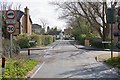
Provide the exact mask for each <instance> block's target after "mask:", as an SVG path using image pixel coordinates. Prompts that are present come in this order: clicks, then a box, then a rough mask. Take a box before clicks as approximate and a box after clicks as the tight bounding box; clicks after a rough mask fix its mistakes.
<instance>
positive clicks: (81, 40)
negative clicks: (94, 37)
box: [77, 34, 86, 45]
mask: <svg viewBox="0 0 120 80" xmlns="http://www.w3.org/2000/svg"><path fill="white" fill-rule="evenodd" d="M85 37H86V35H85V34H81V35H80V36H79V37H78V39H77V40H78V43H79V44H81V45H84V40H85Z"/></svg>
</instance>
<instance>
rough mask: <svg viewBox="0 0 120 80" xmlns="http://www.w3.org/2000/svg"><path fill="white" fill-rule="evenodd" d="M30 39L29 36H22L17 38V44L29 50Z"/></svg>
mask: <svg viewBox="0 0 120 80" xmlns="http://www.w3.org/2000/svg"><path fill="white" fill-rule="evenodd" d="M29 40H30V37H29V36H28V35H27V34H20V35H19V36H17V43H18V45H19V46H20V48H29V47H30V44H29Z"/></svg>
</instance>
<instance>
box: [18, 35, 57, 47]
mask: <svg viewBox="0 0 120 80" xmlns="http://www.w3.org/2000/svg"><path fill="white" fill-rule="evenodd" d="M17 39H18V40H17V43H18V44H19V46H20V47H21V48H29V47H34V46H43V45H45V46H46V45H48V44H51V43H52V42H53V41H55V37H53V36H51V35H37V34H32V35H27V34H22V35H19V36H17ZM29 41H35V42H33V43H30V42H29Z"/></svg>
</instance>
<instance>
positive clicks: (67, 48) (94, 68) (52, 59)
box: [32, 40, 120, 78]
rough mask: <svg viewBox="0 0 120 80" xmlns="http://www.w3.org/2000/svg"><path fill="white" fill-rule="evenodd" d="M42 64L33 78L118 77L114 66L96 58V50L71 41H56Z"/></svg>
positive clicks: (47, 51) (46, 53)
mask: <svg viewBox="0 0 120 80" xmlns="http://www.w3.org/2000/svg"><path fill="white" fill-rule="evenodd" d="M44 52H45V55H44V60H43V63H42V64H41V66H40V67H39V68H38V69H37V70H36V72H35V73H34V74H33V75H32V78H118V77H120V76H119V75H118V74H117V73H116V71H115V70H114V68H111V67H109V66H107V65H105V64H103V63H102V62H97V61H96V60H95V56H96V52H95V51H89V50H83V49H77V48H76V47H75V46H73V45H71V44H70V42H69V41H65V40H59V41H56V43H55V44H54V46H53V47H52V48H50V49H47V50H45V51H44Z"/></svg>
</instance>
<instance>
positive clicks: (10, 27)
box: [6, 24, 16, 34]
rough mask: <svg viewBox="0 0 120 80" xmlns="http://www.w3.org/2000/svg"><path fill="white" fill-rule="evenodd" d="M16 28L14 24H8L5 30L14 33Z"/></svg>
mask: <svg viewBox="0 0 120 80" xmlns="http://www.w3.org/2000/svg"><path fill="white" fill-rule="evenodd" d="M15 30H16V28H15V26H14V25H13V24H8V25H7V27H6V31H7V32H8V33H10V34H12V33H14V32H15Z"/></svg>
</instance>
